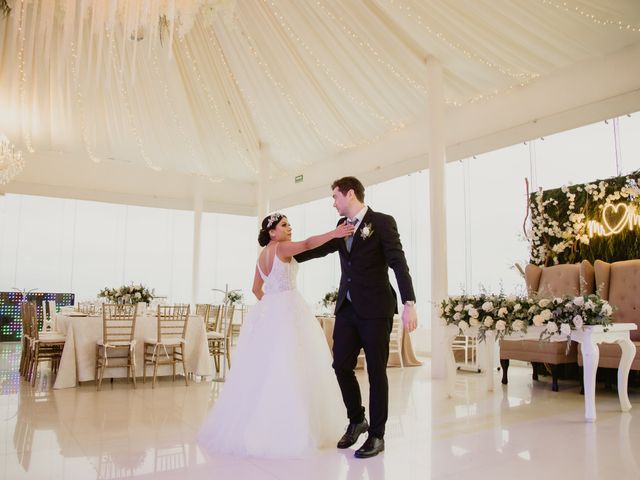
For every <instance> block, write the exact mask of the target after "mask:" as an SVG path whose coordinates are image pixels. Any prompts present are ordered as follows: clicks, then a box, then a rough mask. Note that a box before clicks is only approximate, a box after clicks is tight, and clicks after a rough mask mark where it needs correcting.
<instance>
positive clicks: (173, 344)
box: [142, 305, 190, 388]
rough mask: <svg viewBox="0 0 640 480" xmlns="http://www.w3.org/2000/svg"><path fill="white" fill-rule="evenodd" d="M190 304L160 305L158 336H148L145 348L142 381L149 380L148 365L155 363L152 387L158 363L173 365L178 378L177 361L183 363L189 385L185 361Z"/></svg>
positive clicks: (185, 378)
mask: <svg viewBox="0 0 640 480" xmlns="http://www.w3.org/2000/svg"><path fill="white" fill-rule="evenodd" d="M189 308H190V307H189V305H170V306H168V305H158V310H157V314H156V315H157V322H158V324H157V328H158V332H157V336H156V338H147V339H145V341H144V349H143V358H144V360H143V362H144V363H143V374H142V383H145V382H146V380H147V366H148V365H153V381H152V384H151V386H152V388H155V385H156V378H157V373H158V365H171V366H172V368H173V380H174V381H175V379H176V363H181V364H182V369H183V371H184V383H185V385H187V386H189V379H188V375H187V367H186V365H185V363H184V357H185V355H184V353H185V352H184V350H185V344H186V334H187V322H188V320H189Z"/></svg>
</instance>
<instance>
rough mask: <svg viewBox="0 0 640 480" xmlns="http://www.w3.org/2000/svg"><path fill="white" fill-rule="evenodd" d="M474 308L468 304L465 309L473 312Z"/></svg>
mask: <svg viewBox="0 0 640 480" xmlns="http://www.w3.org/2000/svg"><path fill="white" fill-rule="evenodd" d="M472 308H473V305H471V304H470V303H467V304H466V305H465V306H464V309H465V310H471V309H472Z"/></svg>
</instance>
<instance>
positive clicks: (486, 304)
mask: <svg viewBox="0 0 640 480" xmlns="http://www.w3.org/2000/svg"><path fill="white" fill-rule="evenodd" d="M482 309H483V310H484V311H485V312H490V311H492V310H493V302H484V303H483V304H482Z"/></svg>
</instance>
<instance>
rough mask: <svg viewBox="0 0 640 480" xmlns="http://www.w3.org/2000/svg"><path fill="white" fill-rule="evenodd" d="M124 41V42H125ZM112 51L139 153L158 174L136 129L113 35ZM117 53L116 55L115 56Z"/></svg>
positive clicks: (119, 85) (114, 66)
mask: <svg viewBox="0 0 640 480" xmlns="http://www.w3.org/2000/svg"><path fill="white" fill-rule="evenodd" d="M123 41H124V40H123ZM110 43H111V50H112V55H111V64H112V65H111V66H112V67H113V70H114V72H118V73H119V75H115V77H116V80H117V83H118V88H119V90H120V93H122V101H123V103H124V106H125V109H126V111H127V118H128V119H129V124H130V125H131V131H132V132H133V135H134V136H135V139H136V144H137V146H138V151H139V152H140V156H141V157H142V159H143V160H144V162H145V163H146V164H147V166H148V167H149V168H150V169H152V170H154V171H156V172H160V171H162V169H161V168H160V167H159V166H157V165H155V164H154V163H153V162H152V161H151V159H150V158H149V155H147V152H146V150H145V148H144V143H143V141H142V137H141V136H140V133H139V132H138V129H137V128H136V124H135V119H134V118H133V112H132V111H131V106H130V105H129V100H128V96H129V94H128V93H127V89H126V87H125V85H124V79H123V69H122V67H121V66H122V62H119V63H120V65H121V66H120V67H118V66H117V65H118V59H119V54H118V49H117V48H116V44H115V43H116V41H115V35H113V36H112V37H111V42H110ZM114 53H115V55H114Z"/></svg>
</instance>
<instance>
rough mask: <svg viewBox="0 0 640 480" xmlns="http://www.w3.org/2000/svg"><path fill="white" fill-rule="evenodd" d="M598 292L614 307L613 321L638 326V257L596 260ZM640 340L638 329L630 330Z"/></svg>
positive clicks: (639, 283) (639, 293) (636, 339)
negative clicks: (615, 260) (614, 260)
mask: <svg viewBox="0 0 640 480" xmlns="http://www.w3.org/2000/svg"><path fill="white" fill-rule="evenodd" d="M594 266H595V273H596V285H597V288H598V294H599V295H600V296H601V297H602V298H604V299H605V300H607V301H608V302H609V303H610V304H611V306H612V307H614V313H613V321H614V322H618V323H635V324H636V325H638V328H640V259H635V260H624V261H622V262H613V263H607V262H603V261H601V260H596V263H595V265H594ZM630 333H631V340H633V341H640V331H638V330H634V331H631V332H630Z"/></svg>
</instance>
